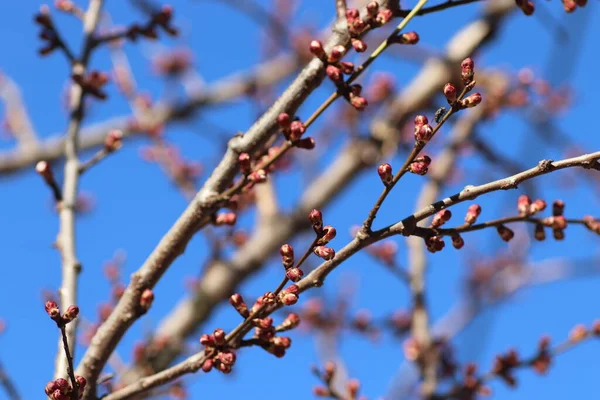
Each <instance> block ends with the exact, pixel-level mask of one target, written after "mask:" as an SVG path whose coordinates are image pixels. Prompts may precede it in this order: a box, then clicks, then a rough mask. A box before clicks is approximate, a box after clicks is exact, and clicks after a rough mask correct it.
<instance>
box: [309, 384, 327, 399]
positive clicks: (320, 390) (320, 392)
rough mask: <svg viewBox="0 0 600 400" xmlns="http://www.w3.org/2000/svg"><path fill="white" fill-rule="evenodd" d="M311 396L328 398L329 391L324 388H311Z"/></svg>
mask: <svg viewBox="0 0 600 400" xmlns="http://www.w3.org/2000/svg"><path fill="white" fill-rule="evenodd" d="M313 394H314V395H315V396H316V397H330V393H329V389H327V388H326V387H325V386H315V387H313Z"/></svg>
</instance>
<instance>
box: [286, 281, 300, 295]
mask: <svg viewBox="0 0 600 400" xmlns="http://www.w3.org/2000/svg"><path fill="white" fill-rule="evenodd" d="M284 291H285V292H286V293H293V294H295V295H297V294H298V293H300V288H299V287H298V285H295V284H291V285H290V286H288V287H287V288H286V289H285V290H284Z"/></svg>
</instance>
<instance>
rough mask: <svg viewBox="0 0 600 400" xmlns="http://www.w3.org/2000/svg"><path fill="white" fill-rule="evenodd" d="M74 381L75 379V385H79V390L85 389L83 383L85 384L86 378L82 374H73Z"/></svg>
mask: <svg viewBox="0 0 600 400" xmlns="http://www.w3.org/2000/svg"><path fill="white" fill-rule="evenodd" d="M75 381H77V386H79V390H80V391H81V390H83V389H85V385H87V380H86V379H85V378H84V377H83V376H79V375H75Z"/></svg>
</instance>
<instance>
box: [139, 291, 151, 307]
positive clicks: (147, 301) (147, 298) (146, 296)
mask: <svg viewBox="0 0 600 400" xmlns="http://www.w3.org/2000/svg"><path fill="white" fill-rule="evenodd" d="M153 301H154V292H152V289H144V291H143V292H142V296H141V297H140V306H141V307H142V309H144V310H145V311H148V310H149V309H150V307H151V306H152V302H153Z"/></svg>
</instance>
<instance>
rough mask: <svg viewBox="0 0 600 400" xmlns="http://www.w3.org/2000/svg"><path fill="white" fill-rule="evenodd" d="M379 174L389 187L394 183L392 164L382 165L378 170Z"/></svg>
mask: <svg viewBox="0 0 600 400" xmlns="http://www.w3.org/2000/svg"><path fill="white" fill-rule="evenodd" d="M377 173H378V174H379V177H380V178H381V182H383V184H384V185H386V186H387V185H389V184H390V183H392V179H393V178H394V175H393V174H392V166H391V165H390V164H387V163H386V164H381V165H380V166H379V168H377Z"/></svg>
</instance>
